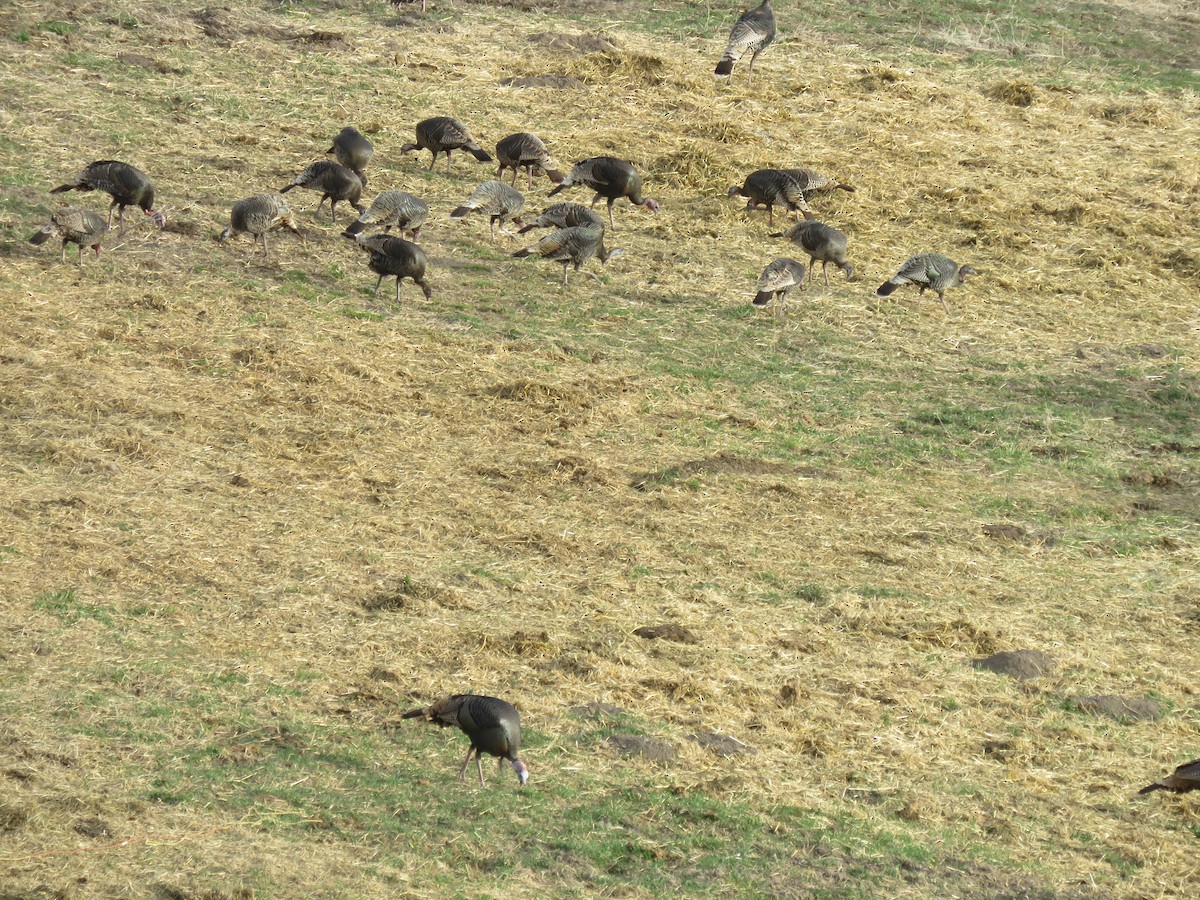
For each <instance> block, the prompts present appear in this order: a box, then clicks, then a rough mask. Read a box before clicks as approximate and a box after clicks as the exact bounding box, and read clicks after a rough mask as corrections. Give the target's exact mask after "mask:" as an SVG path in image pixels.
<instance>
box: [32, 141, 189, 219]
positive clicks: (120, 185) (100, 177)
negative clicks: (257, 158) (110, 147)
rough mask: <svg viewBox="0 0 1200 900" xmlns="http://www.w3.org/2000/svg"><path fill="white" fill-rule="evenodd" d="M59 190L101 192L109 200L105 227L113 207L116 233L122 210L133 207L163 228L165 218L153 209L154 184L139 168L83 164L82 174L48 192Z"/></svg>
mask: <svg viewBox="0 0 1200 900" xmlns="http://www.w3.org/2000/svg"><path fill="white" fill-rule="evenodd" d="M63 191H82V192H86V191H104V192H105V193H106V194H108V195H109V196H110V197H112V203H111V204H109V207H108V224H109V225H110V226H111V225H112V211H113V207H114V206H115V207H117V233H118V234H122V233H124V231H125V207H127V206H136V207H138V208H140V209H141V210H142V212H144V213H145V214H146V215H148V216H149V217H150V218H151V219H153V220H154V224H155V225H157V226H158V227H159V228H163V227H164V226H165V225H166V224H167V217H166V216H164V215H163V214H162V213H161V212H160V211H159V210H157V209H155V208H154V185H153V184H152V183H151V181H150V179H149V177H148V176H147V175H146V173H145V172H143V171H142V170H141V169H137V168H134V167H133V166H131V165H130V164H129V163H125V162H119V161H117V160H115V159H101V160H98V161H97V162H94V163H90V164H89V165H87V166H86V167H85V168H84V170H83V171H82V172H80V173H79V174H78V175H76V176H75V177H74V178H73V179H71V180H70V181H68V182H67V183H66V184H60V185H59V186H58V187H56V188H54V190H52V191H51V192H50V193H52V194H61V193H62V192H63Z"/></svg>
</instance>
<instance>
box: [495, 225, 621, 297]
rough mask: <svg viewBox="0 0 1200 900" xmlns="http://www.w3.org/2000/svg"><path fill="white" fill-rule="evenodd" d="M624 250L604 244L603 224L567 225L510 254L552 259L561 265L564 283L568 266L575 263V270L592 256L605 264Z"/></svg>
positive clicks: (564, 282) (518, 256) (521, 256)
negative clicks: (530, 245)
mask: <svg viewBox="0 0 1200 900" xmlns="http://www.w3.org/2000/svg"><path fill="white" fill-rule="evenodd" d="M624 252H625V251H624V250H620V249H617V250H609V249H608V248H607V247H606V246H604V226H603V225H602V224H600V225H595V224H589V225H572V226H571V227H569V228H559V229H557V230H555V231H552V232H550V233H549V234H548V235H546V236H545V237H544V238H542V239H541V240H540V241H538V242H537V243H536V244H534V245H533V246H532V247H526V248H525V249H524V250H518V251H517V252H516V253H514V254H513V256H515V257H517V258H518V259H523V258H524V257H526V256H535V255H536V256H540V257H542V258H543V259H553V260H557V261H558V262H561V263H562V265H563V284H566V283H567V266H569V265H572V264H574V266H575V271H576V272H578V271H579V270H580V269H581V268H583V264H584V263H585V262H587V261H588V260H589V259H591V258H592V257H593V256H596V257H599V259H600V262H602V263H606V262H608V261H609V260H610V259H612V258H613V257H615V256H620V255H621V254H622V253H624Z"/></svg>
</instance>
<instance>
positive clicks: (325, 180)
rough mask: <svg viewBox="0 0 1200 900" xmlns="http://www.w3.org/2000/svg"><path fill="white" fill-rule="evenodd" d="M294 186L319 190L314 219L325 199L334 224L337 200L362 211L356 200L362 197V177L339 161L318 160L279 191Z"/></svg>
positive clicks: (284, 192) (281, 191) (283, 192)
mask: <svg viewBox="0 0 1200 900" xmlns="http://www.w3.org/2000/svg"><path fill="white" fill-rule="evenodd" d="M294 187H302V188H308V189H309V190H310V191H320V192H321V199H320V200H319V201H318V202H317V208H316V209H315V210H313V218H314V219H315V218H316V217H317V213H319V212H320V211H321V204H322V203H324V202H325V201H326V200H328V201H329V215H330V216H331V217H332V218H333V221H334V223H335V224H336V223H337V205H338V201H339V200H345V201H346V202H347V203H349V204H350V205H351V206H353V207H354V208H355V209H357V210H358V211H359V212H360V213H361V212H362V211H363V205H362V204H361V203H359V202H358V201H359V198H360V197H362V189H363V183H362V179H361V178H359V177H358V176H357V175H355V174H354V173H353V172H351V171H350V170H349V169H347V168H346V167H345V166H343V165H342V164H341V163H335V162H331V161H330V160H328V159H321V160H318V161H317V162H315V163H313V164H312V165H311V166H309V167H308V168H307V169H305V170H304V171H303V172H301V173H300V174H299V175H297V176H296V177H295V178H293V179H292V182H291V184H288V185H286V186H284V187H281V188H280V189H279V193H281V194H286V193H287V192H288V191H290V190H291V189H292V188H294Z"/></svg>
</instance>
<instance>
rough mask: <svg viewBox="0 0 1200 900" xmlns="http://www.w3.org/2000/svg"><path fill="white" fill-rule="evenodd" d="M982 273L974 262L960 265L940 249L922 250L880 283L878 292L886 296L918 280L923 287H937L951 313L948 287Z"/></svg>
mask: <svg viewBox="0 0 1200 900" xmlns="http://www.w3.org/2000/svg"><path fill="white" fill-rule="evenodd" d="M975 274H978V273H977V272H976V271H975V269H973V268H972V267H971V266H960V265H959V264H958V263H956V262H955V261H954V260H952V259H951V258H950V257H948V256H942V254H940V253H922V254H921V255H920V256H914V257H913V258H912V259H910V260H909V261H908V262H906V263H905V264H904V265H902V266H901V267H900V271H899V272H897V273H896V274H895V275H893V276H892V277H891V278H889V279H888V280H887V281H885V282H884V283H883V284H881V285H880V286H879V289H878V290H877V291H876V292H875V294H876V296H878V297H886V296H887V295H888V294H890V293H892V292H893V291H894V290H896V288H898V287H903V286H904V285H906V284H915V285H916V286H917V287H919V288H920V289H921V290H920V291H919V293H918V296H919V295H920V294H924V293H925V291H927V290H930V291H934V292H936V293H937V295H938V299H939V300H941V301H942V309H944V310H945V311H946V315H950V307H949V306H947V305H946V291H948V290H950V288H952V287H958V286H959V285H960V284H962V283H963V282H964V281H966V280H967V278H969V277H970V276H972V275H975Z"/></svg>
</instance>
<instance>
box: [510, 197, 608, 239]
mask: <svg viewBox="0 0 1200 900" xmlns="http://www.w3.org/2000/svg"><path fill="white" fill-rule="evenodd" d="M572 225H598V226H599V227H601V228H603V227H604V219H602V218H601V217H600V215H599V213H597V212H596V211H595V210H594V209H591V208H590V207H587V206H584V205H583V204H582V203H569V202H566V201H561V202H559V203H551V204H550V205H549V206H547V207H546V208H545V209H544V210H542V214H541V215H540V216H538V217H537V218H536V219H534V220H533V221H532V222H530V223H529V224H528V225H526V226H525V227H524V228H522V229H521V230H520V231H518V232H517V234H525V232H527V231H532V230H533V229H535V228H570V227H571V226H572Z"/></svg>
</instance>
